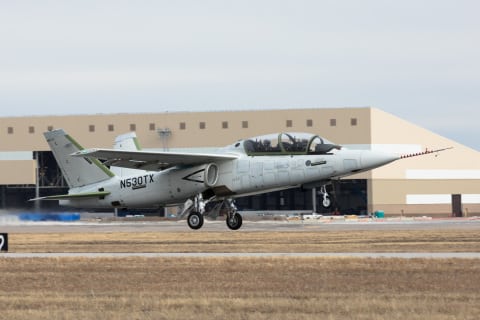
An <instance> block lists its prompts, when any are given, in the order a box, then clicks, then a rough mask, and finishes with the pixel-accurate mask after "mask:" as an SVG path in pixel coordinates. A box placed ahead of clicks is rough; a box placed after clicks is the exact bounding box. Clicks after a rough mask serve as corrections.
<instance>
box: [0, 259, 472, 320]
mask: <svg viewBox="0 0 480 320" xmlns="http://www.w3.org/2000/svg"><path fill="white" fill-rule="evenodd" d="M0 274H1V275H2V276H1V278H0V306H1V318H2V319H32V318H33V319H98V318H107V319H232V320H235V319H352V318H354V319H385V318H389V319H477V318H478V315H479V314H480V292H479V289H478V287H479V284H480V264H479V263H478V261H477V260H474V259H472V260H462V259H446V260H428V259H412V260H406V259H354V258H343V259H342V258H205V259H202V258H178V259H176V258H151V259H143V258H122V259H109V258H96V259H86V258H59V259H53V258H52V259H50V258H49V259H0Z"/></svg>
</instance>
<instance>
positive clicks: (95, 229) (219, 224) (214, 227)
mask: <svg viewBox="0 0 480 320" xmlns="http://www.w3.org/2000/svg"><path fill="white" fill-rule="evenodd" d="M352 230H357V231H359V230H367V231H368V230H382V231H389V230H469V231H471V230H478V231H479V234H480V219H479V218H476V217H473V218H469V219H465V218H463V219H417V220H413V219H409V220H404V219H365V220H362V219H358V220H331V221H271V220H266V221H244V224H243V226H242V228H241V229H240V230H238V231H231V230H229V229H228V228H227V227H226V225H225V222H224V221H205V225H204V227H203V228H202V229H201V230H191V229H190V228H189V227H188V226H187V223H186V221H145V220H141V219H139V220H137V221H136V220H133V221H132V220H123V221H113V222H105V221H102V220H95V219H92V220H89V221H77V222H24V221H22V222H18V221H0V233H10V234H15V233H16V234H28V233H33V234H34V233H42V234H48V233H115V232H126V233H143V232H160V233H166V232H192V233H205V234H207V233H208V232H226V233H229V232H232V233H233V232H235V233H238V232H240V233H242V232H322V231H352ZM68 257H86V258H128V257H141V258H242V257H244V258H269V257H293V258H295V257H302V258H304V257H326V258H328V257H353V258H404V259H415V258H428V259H450V258H462V259H480V252H333V253H332V252H325V253H322V252H315V253H313V252H293V253H291V252H289V253H271V252H255V253H253V252H252V253H248V252H247V253H245V252H240V253H234V252H220V253H218V252H216V253H207V252H200V253H194V252H186V253H183V252H171V253H160V252H158V253H157V252H146V253H145V252H144V253H140V252H122V253H117V252H105V253H98V252H96V253H93V252H75V253H74V252H45V253H42V252H40V253H38V252H37V253H30V252H23V253H21V252H8V253H0V259H1V258H68Z"/></svg>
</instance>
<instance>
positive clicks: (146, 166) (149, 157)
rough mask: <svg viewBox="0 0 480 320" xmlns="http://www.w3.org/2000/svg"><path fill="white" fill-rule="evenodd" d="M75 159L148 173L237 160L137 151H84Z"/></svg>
mask: <svg viewBox="0 0 480 320" xmlns="http://www.w3.org/2000/svg"><path fill="white" fill-rule="evenodd" d="M72 156H74V157H84V158H96V159H100V160H104V161H105V162H104V164H105V165H108V166H116V167H122V168H130V169H141V170H148V171H161V170H164V169H167V168H170V167H174V166H178V165H199V164H204V163H209V162H218V161H226V160H233V159H237V158H238V156H236V155H233V154H215V153H188V152H160V151H135V150H115V149H96V148H95V149H84V150H81V151H78V152H75V153H73V154H72Z"/></svg>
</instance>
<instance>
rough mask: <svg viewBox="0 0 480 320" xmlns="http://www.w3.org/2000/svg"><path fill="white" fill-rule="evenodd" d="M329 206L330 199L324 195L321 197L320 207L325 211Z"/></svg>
mask: <svg viewBox="0 0 480 320" xmlns="http://www.w3.org/2000/svg"><path fill="white" fill-rule="evenodd" d="M331 205H332V200H330V197H329V196H328V195H326V194H325V195H324V196H323V201H322V206H323V207H324V208H325V209H328V208H330V206H331Z"/></svg>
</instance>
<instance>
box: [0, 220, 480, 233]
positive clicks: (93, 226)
mask: <svg viewBox="0 0 480 320" xmlns="http://www.w3.org/2000/svg"><path fill="white" fill-rule="evenodd" d="M432 229H436V230H442V229H457V230H458V229H460V230H461V229H465V230H475V229H478V230H479V231H480V218H477V217H472V218H468V219H466V218H452V219H425V220H401V219H391V220H390V219H358V220H331V221H329V220H326V221H308V220H305V221H271V220H265V221H244V223H243V226H242V228H241V229H240V230H238V231H231V230H229V229H228V228H227V226H226V224H225V221H219V220H216V221H209V220H206V221H205V224H204V226H203V227H202V229H200V230H191V229H190V228H189V227H188V226H187V222H186V221H184V220H181V221H142V220H141V219H139V220H138V221H132V220H128V221H116V222H104V221H94V220H92V221H78V222H51V221H45V222H44V221H40V222H24V221H22V222H19V221H8V220H7V221H0V233H1V232H5V233H51V232H55V233H57V232H62V233H69V232H186V231H191V232H209V231H210V232H211V231H215V232H218V231H225V232H272V231H277V232H282V231H294V232H302V231H308V232H315V231H319V232H321V231H342V230H432Z"/></svg>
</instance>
